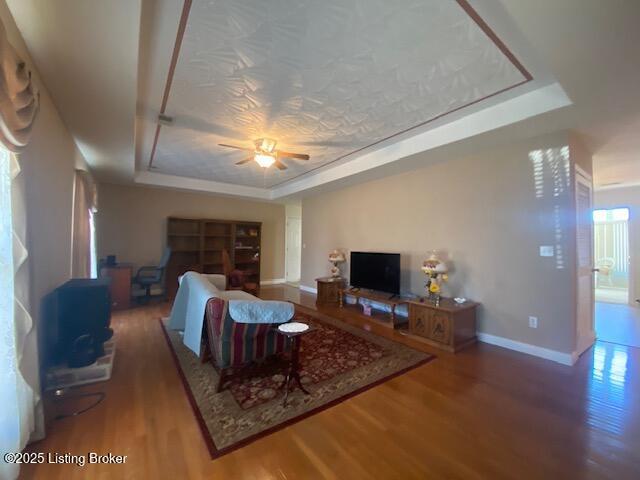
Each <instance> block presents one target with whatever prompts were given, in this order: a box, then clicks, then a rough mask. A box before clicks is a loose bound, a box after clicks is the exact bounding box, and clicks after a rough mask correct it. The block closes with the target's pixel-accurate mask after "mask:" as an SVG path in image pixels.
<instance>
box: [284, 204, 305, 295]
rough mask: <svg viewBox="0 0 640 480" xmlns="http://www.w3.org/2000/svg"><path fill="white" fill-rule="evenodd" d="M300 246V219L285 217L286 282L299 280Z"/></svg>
mask: <svg viewBox="0 0 640 480" xmlns="http://www.w3.org/2000/svg"><path fill="white" fill-rule="evenodd" d="M301 247H302V220H301V219H300V218H297V217H287V236H286V252H285V263H286V274H285V277H286V280H287V282H292V283H295V282H299V281H300V262H301V260H302V256H301Z"/></svg>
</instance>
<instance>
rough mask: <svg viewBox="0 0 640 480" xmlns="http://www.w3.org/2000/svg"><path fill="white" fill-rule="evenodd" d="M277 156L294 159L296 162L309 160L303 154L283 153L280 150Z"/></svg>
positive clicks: (307, 156)
mask: <svg viewBox="0 0 640 480" xmlns="http://www.w3.org/2000/svg"><path fill="white" fill-rule="evenodd" d="M278 156H279V157H286V158H295V159H297V160H309V158H311V157H309V155H307V154H305V153H291V152H283V151H282V150H278Z"/></svg>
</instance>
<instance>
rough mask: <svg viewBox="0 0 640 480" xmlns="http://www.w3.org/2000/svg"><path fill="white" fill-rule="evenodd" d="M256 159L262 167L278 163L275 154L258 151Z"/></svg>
mask: <svg viewBox="0 0 640 480" xmlns="http://www.w3.org/2000/svg"><path fill="white" fill-rule="evenodd" d="M254 158H255V161H256V163H257V164H258V165H260V166H261V167H262V168H269V167H270V166H271V165H273V164H274V163H276V159H275V157H274V156H273V155H265V154H263V153H256V156H255V157H254Z"/></svg>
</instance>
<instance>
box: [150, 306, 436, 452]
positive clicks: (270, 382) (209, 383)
mask: <svg viewBox="0 0 640 480" xmlns="http://www.w3.org/2000/svg"><path fill="white" fill-rule="evenodd" d="M299 320H301V321H305V322H307V323H311V324H312V325H313V327H314V330H313V331H311V332H310V333H308V334H306V335H304V336H303V337H302V338H301V344H300V374H301V381H302V383H303V384H304V386H305V388H306V389H307V390H308V391H309V392H310V395H305V394H304V393H303V392H301V391H300V390H299V389H295V390H292V391H291V393H290V394H289V398H288V401H287V405H286V406H284V405H283V396H284V389H278V386H279V385H281V384H282V382H283V380H284V378H285V377H284V374H285V372H286V367H287V365H288V362H287V359H286V358H276V359H273V360H271V361H267V362H264V363H262V364H259V365H253V366H251V367H250V368H247V369H245V370H244V371H241V372H237V374H236V375H235V376H234V377H232V380H231V381H230V382H229V383H227V384H225V388H224V390H223V391H222V392H220V393H216V382H217V380H218V373H217V372H216V370H215V369H214V368H213V367H212V366H211V364H209V363H204V364H203V363H201V362H200V360H199V359H198V358H197V357H196V356H195V355H194V354H193V352H191V351H190V350H189V349H187V348H186V347H185V346H184V345H183V343H182V337H181V336H180V333H179V332H176V331H172V330H168V329H167V328H165V323H164V321H163V320H161V321H160V322H161V325H162V328H163V331H164V333H165V336H166V338H167V342H168V343H169V346H170V347H171V351H172V353H173V356H174V359H175V361H176V364H177V366H178V369H179V372H180V374H181V377H182V380H183V384H184V386H185V390H186V391H187V394H188V396H189V400H190V402H191V406H192V407H193V409H194V413H195V415H196V417H197V419H198V421H199V423H200V427H201V429H202V433H203V435H204V437H205V440H206V441H207V446H208V447H209V452H210V453H211V456H212V458H217V457H219V456H221V455H224V454H226V453H229V452H230V451H232V450H234V449H236V448H239V447H242V446H244V445H246V444H247V443H250V442H252V441H254V440H257V439H258V438H261V437H263V436H265V435H267V434H270V433H273V432H274V431H276V430H279V429H281V428H284V427H286V426H288V425H290V424H292V423H294V422H296V421H299V420H302V419H304V418H306V417H308V416H309V415H313V414H314V413H317V412H319V411H321V410H323V409H325V408H328V407H331V406H333V405H335V404H337V403H339V402H341V401H343V400H346V399H347V398H350V397H352V396H353V395H356V394H358V393H361V392H363V391H365V390H367V389H369V388H371V387H374V386H376V385H378V384H380V383H382V382H384V381H386V380H389V379H390V378H393V377H395V376H397V375H400V374H402V373H405V372H407V371H409V370H411V369H412V368H415V367H417V366H419V365H422V364H424V363H426V362H428V361H429V360H432V359H433V358H435V357H433V356H432V355H429V354H426V353H423V352H419V351H417V350H414V349H412V348H409V347H407V346H405V345H402V344H399V343H396V342H393V341H391V340H388V339H386V338H382V337H379V336H377V335H374V334H372V333H369V332H366V331H364V330H361V329H358V328H356V327H353V326H351V325H348V324H345V323H343V322H340V321H338V320H334V319H332V318H330V317H328V316H326V315H322V314H320V313H317V312H314V313H312V314H307V313H305V314H303V316H302V317H299Z"/></svg>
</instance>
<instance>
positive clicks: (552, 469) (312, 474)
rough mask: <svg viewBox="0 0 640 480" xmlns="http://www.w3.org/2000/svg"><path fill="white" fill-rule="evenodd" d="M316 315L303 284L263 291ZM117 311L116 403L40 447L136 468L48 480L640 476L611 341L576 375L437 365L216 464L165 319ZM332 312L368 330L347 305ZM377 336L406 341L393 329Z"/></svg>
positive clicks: (470, 362)
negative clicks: (115, 459) (114, 457)
mask: <svg viewBox="0 0 640 480" xmlns="http://www.w3.org/2000/svg"><path fill="white" fill-rule="evenodd" d="M262 296H263V297H265V298H289V299H291V300H294V301H297V302H300V303H302V304H303V305H306V306H307V307H309V308H315V305H314V297H313V296H312V295H309V294H304V293H300V292H299V291H298V290H297V289H294V288H292V287H285V286H278V287H272V288H263V290H262ZM168 309H169V307H168V306H167V305H156V306H149V307H145V308H139V309H135V310H129V311H124V312H118V313H116V314H114V318H113V325H114V328H115V330H116V339H117V354H116V359H115V366H114V373H113V378H112V379H111V381H109V382H106V383H103V384H95V385H93V386H87V387H84V388H83V389H82V390H85V391H105V392H106V394H107V397H106V399H105V400H104V401H103V402H102V403H101V404H100V405H99V406H98V407H96V408H94V409H93V410H90V411H88V412H86V413H84V414H82V415H80V416H78V417H74V418H67V419H63V420H59V421H55V422H54V423H53V424H52V425H51V426H50V429H49V432H48V436H47V438H46V439H45V440H43V441H41V442H39V443H36V444H34V445H32V446H31V447H30V450H31V451H34V452H58V453H73V454H85V453H86V452H89V451H95V452H99V453H108V452H111V453H113V454H119V455H127V461H126V463H125V464H124V465H88V466H84V467H76V466H73V465H36V466H25V467H23V470H22V478H42V479H45V478H46V479H49V480H53V479H65V480H72V479H80V478H82V479H86V478H92V479H109V478H118V479H120V478H135V479H143V478H161V479H164V478H167V479H169V478H170V479H199V478H210V479H234V480H235V479H316V478H323V479H324V478H328V479H367V478H376V479H381V478H382V479H386V478H392V479H414V478H416V479H417V478H421V479H423V478H464V479H476V478H491V479H500V478H517V479H527V478H535V479H538V478H540V479H552V478H559V479H577V478H617V479H621V478H638V476H639V475H640V395H639V394H640V350H639V349H636V348H630V347H624V346H621V345H615V344H609V343H604V342H599V343H597V344H596V345H595V347H594V348H592V349H591V350H590V351H588V352H587V353H585V354H584V355H583V357H582V358H581V359H580V361H579V363H578V364H577V365H576V366H575V367H573V368H571V367H565V366H562V365H559V364H555V363H552V362H549V361H545V360H541V359H537V358H535V357H530V356H527V355H523V354H518V353H515V352H511V351H509V350H504V349H501V348H498V347H494V346H490V345H486V344H478V345H476V346H473V347H471V348H469V349H467V350H464V351H462V352H460V353H458V354H456V355H453V354H447V353H444V352H440V351H436V350H432V349H429V348H428V347H426V346H425V345H423V344H421V343H420V344H417V343H416V344H415V345H412V346H415V347H416V348H420V349H423V350H425V351H430V352H432V353H435V354H436V355H437V356H438V358H437V359H436V360H434V361H432V362H430V363H428V364H426V365H424V366H422V367H419V368H417V369H415V370H412V371H410V372H409V373H407V374H405V375H402V376H400V377H397V378H395V379H393V380H390V381H388V382H386V383H384V384H382V385H380V386H377V387H375V388H373V389H371V390H369V391H367V392H365V393H363V394H361V395H358V396H356V397H354V398H352V399H350V400H347V401H345V402H343V403H341V404H339V405H337V406H335V407H333V408H330V409H328V410H326V411H324V412H321V413H319V414H317V415H315V416H312V417H310V418H308V419H306V420H303V421H301V422H299V423H297V424H295V425H292V426H290V427H288V428H286V429H284V430H281V431H279V432H277V433H274V434H272V435H270V436H268V437H265V438H263V439H261V440H258V441H256V442H254V443H252V444H251V445H248V446H247V447H244V448H242V449H240V450H237V451H235V452H233V453H231V454H229V455H226V456H224V457H222V458H220V459H218V460H215V461H212V460H211V459H210V457H209V454H208V452H207V448H206V446H205V442H204V441H203V439H202V435H201V433H200V430H199V427H198V424H197V422H196V420H195V418H194V415H193V412H192V410H191V407H190V405H189V402H188V400H187V397H186V395H185V393H184V391H183V387H182V385H181V383H180V379H179V377H178V373H177V372H176V368H175V365H174V363H173V360H172V358H171V355H170V352H169V350H168V347H167V345H166V342H165V339H164V338H163V335H162V332H161V330H160V326H159V324H158V322H157V318H158V317H159V316H161V315H166V314H167V312H168ZM323 311H324V312H326V313H332V314H334V315H336V316H341V317H343V318H344V319H345V321H349V322H350V323H354V324H360V325H364V324H365V323H366V321H364V320H363V319H362V318H361V317H358V316H356V315H354V314H353V313H346V312H344V311H340V310H339V309H337V308H325V309H323ZM376 327H377V326H376V325H372V326H371V329H372V330H378V329H379V330H380V333H381V334H383V335H387V336H393V337H395V338H396V339H397V340H398V341H405V340H408V339H407V338H406V337H402V336H401V335H400V334H398V333H397V332H393V331H391V330H389V329H387V328H385V327H377V328H376Z"/></svg>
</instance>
